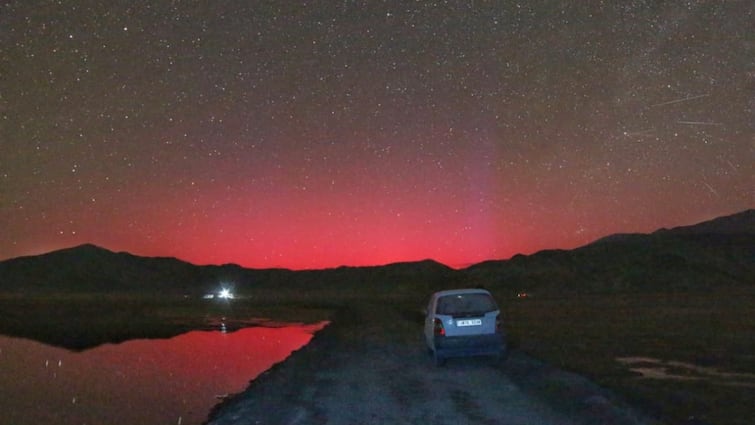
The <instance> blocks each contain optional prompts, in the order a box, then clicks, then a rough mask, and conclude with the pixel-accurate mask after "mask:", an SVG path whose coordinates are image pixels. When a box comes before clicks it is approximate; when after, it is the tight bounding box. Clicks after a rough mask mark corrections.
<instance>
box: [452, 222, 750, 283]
mask: <svg viewBox="0 0 755 425" xmlns="http://www.w3.org/2000/svg"><path fill="white" fill-rule="evenodd" d="M465 272H466V273H467V274H468V276H469V278H470V279H472V280H474V281H479V282H488V284H489V285H491V286H492V287H494V288H497V289H499V290H501V291H508V292H514V291H526V292H547V293H553V292H606V291H637V290H641V291H644V290H669V291H674V290H685V289H714V288H716V287H719V286H732V285H734V286H736V285H753V284H755V210H747V211H744V212H741V213H738V214H733V215H730V216H726V217H720V218H716V219H714V220H710V221H706V222H703V223H699V224H696V225H692V226H684V227H677V228H674V229H670V230H667V229H662V230H658V231H656V232H654V233H651V234H619V235H611V236H608V237H605V238H602V239H599V240H597V241H595V242H593V243H591V244H589V245H586V246H583V247H580V248H576V249H573V250H570V251H563V250H548V251H541V252H538V253H535V254H533V255H530V256H524V255H519V256H515V257H514V258H512V259H510V260H502V261H487V262H484V263H480V264H477V265H474V266H472V267H469V268H468V269H466V270H465Z"/></svg>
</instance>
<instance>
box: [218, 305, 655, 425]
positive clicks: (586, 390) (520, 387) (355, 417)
mask: <svg viewBox="0 0 755 425" xmlns="http://www.w3.org/2000/svg"><path fill="white" fill-rule="evenodd" d="M390 324H395V327H394V330H395V332H391V331H390V330H391V327H392V326H391V325H390ZM530 378H531V379H534V380H537V382H529V380H530ZM543 388H545V389H548V393H547V394H542V389H543ZM612 398H613V397H612V396H610V395H609V394H608V393H607V392H605V391H603V390H601V389H600V388H597V387H596V386H594V385H592V384H591V383H589V382H588V381H586V380H585V379H583V378H581V377H578V376H576V375H572V374H567V373H563V372H560V371H557V370H555V369H552V368H549V367H547V366H545V365H542V364H539V363H538V362H536V361H534V360H532V359H529V358H527V357H526V356H524V355H522V354H520V353H517V352H513V353H512V355H511V356H510V357H509V359H507V360H506V361H505V362H503V363H500V362H495V361H494V360H492V359H488V358H474V359H458V360H455V359H451V360H449V361H448V362H447V364H446V365H445V366H443V367H436V366H434V365H433V362H432V359H431V357H430V356H429V355H428V353H427V351H426V349H425V348H424V346H423V345H422V337H421V324H420V323H418V321H417V320H411V319H410V318H409V317H407V315H406V314H405V313H404V314H402V312H400V311H398V310H397V309H395V308H392V307H390V306H386V305H383V306H370V307H369V308H365V309H356V310H354V311H350V312H349V313H348V314H341V315H340V317H337V318H336V319H335V320H334V323H333V324H332V325H330V326H329V327H328V328H326V329H325V330H323V331H321V332H320V334H318V335H317V336H316V338H315V339H314V340H313V341H312V342H311V343H310V344H309V345H308V346H307V347H305V348H304V349H302V350H301V351H300V352H297V353H295V354H294V355H293V356H292V357H291V358H289V359H288V360H287V361H286V362H284V363H282V364H281V365H278V366H276V367H275V368H273V370H271V371H269V372H267V373H266V374H264V375H262V376H261V377H259V378H258V379H257V380H256V381H255V382H254V383H253V384H252V385H251V386H250V388H249V389H247V390H246V391H245V392H244V393H242V394H239V395H238V396H236V397H234V399H232V400H231V401H229V402H227V403H225V404H224V405H222V406H220V408H219V409H217V410H216V411H215V412H214V414H213V415H212V419H211V420H210V422H209V423H210V424H212V425H231V424H234V425H235V424H333V425H341V424H344V425H346V424H349V425H353V424H438V425H444V424H448V425H451V424H454V425H456V424H502V425H503V424H506V425H517V424H522V425H525V424H526V425H532V424H557V425H570V424H574V425H583V424H584V425H592V424H607V425H610V424H616V425H624V424H627V425H628V424H644V423H648V422H645V421H641V420H640V419H638V418H637V416H636V415H635V413H634V412H631V411H630V410H628V409H627V408H619V407H616V406H615V402H613V401H611V400H612Z"/></svg>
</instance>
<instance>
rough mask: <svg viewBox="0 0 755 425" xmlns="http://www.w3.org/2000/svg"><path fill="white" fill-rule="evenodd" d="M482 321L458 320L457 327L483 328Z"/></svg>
mask: <svg viewBox="0 0 755 425" xmlns="http://www.w3.org/2000/svg"><path fill="white" fill-rule="evenodd" d="M481 325H482V319H469V320H458V321H456V326H481Z"/></svg>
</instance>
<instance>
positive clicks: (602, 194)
mask: <svg viewBox="0 0 755 425" xmlns="http://www.w3.org/2000/svg"><path fill="white" fill-rule="evenodd" d="M754 11H755V3H753V2H752V1H736V0H727V1H669V2H659V1H639V0H625V1H553V0H550V1H546V0H542V1H537V0H532V1H519V2H515V1H480V0H477V1H473V0H466V1H416V2H415V1H409V0H402V1H393V0H386V1H355V0H347V1H306V2H305V1H288V0H286V1H283V0H282V1H196V2H191V1H178V0H175V1H138V0H114V1H113V0H106V1H105V0H92V1H75V0H61V1H37V0H33V1H32V0H21V1H4V2H2V3H0V259H7V258H12V257H17V256H22V255H34V254H39V253H43V252H47V251H51V250H54V249H59V248H63V247H68V246H73V245H78V244H81V243H94V244H97V245H100V246H103V247H106V248H108V249H111V250H114V251H128V252H131V253H134V254H137V255H146V256H171V257H178V258H180V259H182V260H186V261H190V262H193V263H196V264H222V263H237V264H240V265H243V266H246V267H255V268H262V267H287V268H293V269H309V268H329V267H335V266H339V265H352V266H359V265H375V264H386V263H391V262H398V261H414V260H421V259H425V258H432V259H435V260H437V261H440V262H443V263H445V264H448V265H451V266H454V267H460V266H464V265H468V264H471V263H475V262H480V261H483V260H488V259H505V258H509V257H511V256H512V255H514V254H517V253H525V254H529V253H533V252H535V251H538V250H541V249H549V248H565V249H569V248H574V247H577V246H580V245H584V244H586V243H589V242H591V241H593V240H595V239H597V238H600V237H602V236H606V235H609V234H612V233H619V232H650V231H654V230H656V229H658V228H661V227H673V226H678V225H687V224H693V223H697V222H700V221H703V220H707V219H710V218H713V217H716V216H720V215H726V214H731V213H735V212H739V211H742V210H745V209H748V208H753V207H755V192H754V190H755V189H754V188H755V171H754V170H755V167H754V166H753V164H755V114H753V107H755V41H754V40H755V39H754V38H753V34H755V24H753V22H755V17H754V16H753V14H754V13H753V12H754Z"/></svg>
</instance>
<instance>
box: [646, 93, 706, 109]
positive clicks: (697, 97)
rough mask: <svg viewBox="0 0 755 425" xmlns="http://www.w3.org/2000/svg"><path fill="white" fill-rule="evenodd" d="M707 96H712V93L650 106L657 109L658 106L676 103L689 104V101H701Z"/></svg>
mask: <svg viewBox="0 0 755 425" xmlns="http://www.w3.org/2000/svg"><path fill="white" fill-rule="evenodd" d="M707 96H710V93H706V94H699V95H697V96H689V97H683V98H681V99H674V100H669V101H668V102H661V103H656V104H655V105H650V106H651V107H656V106H665V105H672V104H674V103H681V102H688V101H690V100H695V99H700V98H702V97H707Z"/></svg>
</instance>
